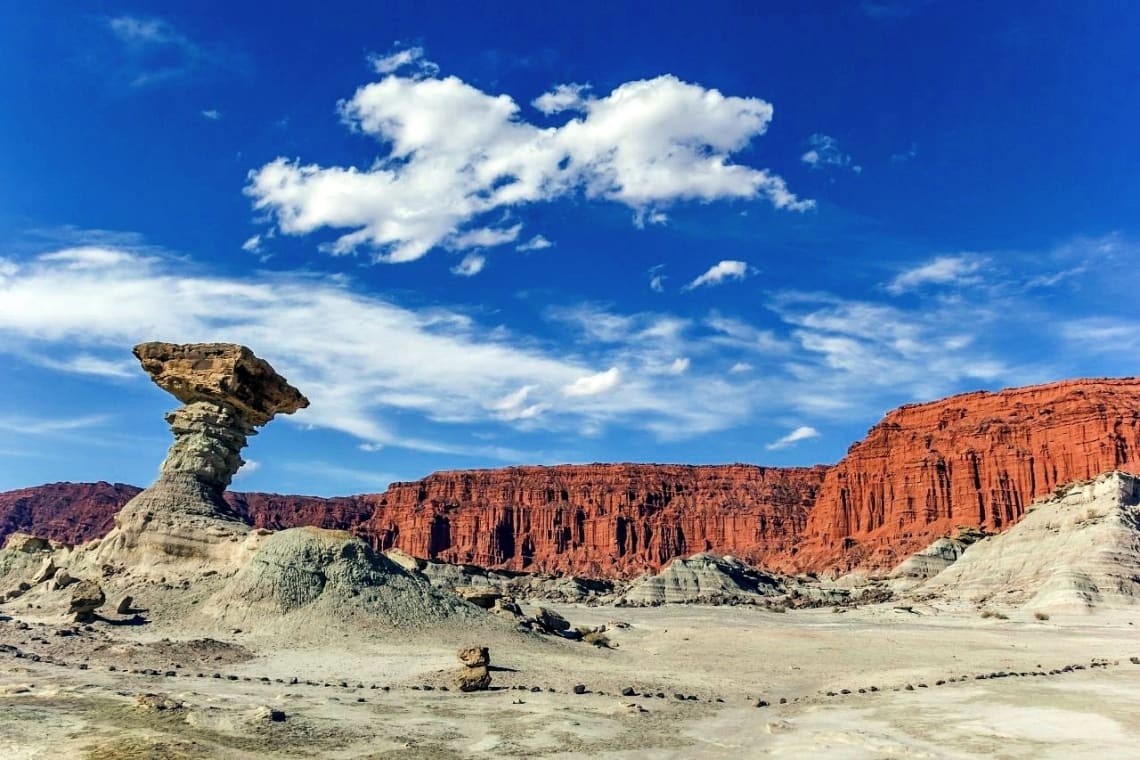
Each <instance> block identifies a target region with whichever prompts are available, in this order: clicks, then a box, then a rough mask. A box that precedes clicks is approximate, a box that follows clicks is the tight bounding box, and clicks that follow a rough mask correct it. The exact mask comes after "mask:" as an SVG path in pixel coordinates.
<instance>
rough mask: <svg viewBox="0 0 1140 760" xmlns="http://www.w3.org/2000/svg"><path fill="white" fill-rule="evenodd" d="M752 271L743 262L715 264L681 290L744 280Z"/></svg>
mask: <svg viewBox="0 0 1140 760" xmlns="http://www.w3.org/2000/svg"><path fill="white" fill-rule="evenodd" d="M749 271H750V269H749V266H748V264H747V263H745V262H743V261H721V262H718V263H716V264H713V265H712V266H711V267H709V268H708V270H706V271H705V273H704V274H702V275H700V276H699V277H697V278H696V279H694V280H693V281H692V282H690V283H689V284H688V285H685V286H684V287H683V288H681V290H693V289H694V288H700V287H707V286H712V285H720V284H721V283H724V282H727V281H729V280H743V279H744V278H745V277H747V276H748V273H749Z"/></svg>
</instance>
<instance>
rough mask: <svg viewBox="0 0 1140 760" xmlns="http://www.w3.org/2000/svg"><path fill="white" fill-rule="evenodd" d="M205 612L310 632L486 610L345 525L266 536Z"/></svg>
mask: <svg viewBox="0 0 1140 760" xmlns="http://www.w3.org/2000/svg"><path fill="white" fill-rule="evenodd" d="M204 607H205V609H204V613H205V614H209V615H212V616H215V617H217V618H219V619H221V620H224V621H226V622H227V623H237V624H241V625H242V626H243V628H252V629H253V630H257V629H258V627H259V626H260V625H262V624H272V625H276V626H279V627H282V628H283V630H284V629H288V630H295V631H299V632H303V629H305V628H306V627H308V626H311V627H313V628H314V630H315V631H318V632H319V631H321V630H327V627H328V626H329V624H330V623H331V622H332V621H336V624H337V625H338V626H340V625H343V624H346V623H349V622H355V623H356V624H358V625H365V626H370V627H380V628H414V627H418V626H422V625H426V624H431V623H437V622H439V621H442V620H444V619H446V618H452V617H455V618H460V619H472V618H476V617H482V616H483V615H484V614H485V613H482V612H481V611H478V610H476V609H475V608H473V607H471V606H470V605H468V604H466V603H464V602H463V601H462V600H460V599H459V598H457V597H455V596H454V595H451V594H446V593H443V592H441V591H437V590H436V589H434V588H432V586H431V584H429V583H428V582H427V581H426V580H425V579H424V578H423V577H422V576H419V575H417V574H414V573H410V572H408V571H406V570H405V569H404V568H402V567H400V566H399V565H397V564H396V563H395V562H392V561H391V560H389V559H388V558H387V557H385V556H383V555H382V554H378V553H376V552H375V551H373V550H372V548H371V547H369V546H368V545H367V544H365V543H364V542H363V541H361V540H360V539H358V538H356V537H355V536H353V535H352V534H350V533H346V532H344V531H334V530H323V529H320V528H290V529H289V530H283V531H280V532H279V533H273V534H270V535H268V536H266V537H265V538H264V539H263V540H262V541H261V543H260V545H259V546H258V547H257V549H256V551H255V552H254V553H253V555H252V556H251V557H250V559H249V561H248V562H247V563H246V565H245V566H244V567H243V568H242V569H241V570H240V571H238V573H237V574H236V575H235V576H234V577H233V578H232V579H231V580H230V581H229V582H228V583H227V584H226V586H225V587H224V588H223V589H222V590H221V591H220V592H218V593H217V594H215V595H214V596H213V597H212V598H211V599H209V600H208V602H207V603H206V605H204Z"/></svg>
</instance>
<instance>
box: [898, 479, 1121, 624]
mask: <svg viewBox="0 0 1140 760" xmlns="http://www.w3.org/2000/svg"><path fill="white" fill-rule="evenodd" d="M1138 505H1140V477H1137V476H1136V475H1130V474H1128V473H1124V472H1119V471H1115V472H1110V473H1107V474H1105V475H1101V476H1100V477H1098V478H1096V479H1095V480H1093V481H1090V482H1086V483H1080V484H1077V485H1074V486H1072V487H1070V488H1069V489H1068V490H1067V491H1064V492H1063V493H1061V494H1060V495H1058V496H1056V497H1054V498H1051V499H1048V500H1045V501H1041V502H1038V503H1037V504H1036V505H1035V506H1034V507H1032V508H1031V510H1030V511H1029V512H1028V513H1027V514H1026V515H1025V517H1024V518H1022V520H1021V521H1020V522H1019V523H1017V525H1015V526H1013V527H1012V528H1010V529H1009V530H1008V531H1006V532H1005V533H1001V534H998V535H995V536H990V537H988V538H985V539H982V540H980V541H978V542H977V543H975V544H974V545H973V546H971V547H969V549H967V550H966V551H965V553H963V554H962V556H961V558H960V559H959V560H958V561H957V562H955V563H953V564H952V565H950V566H949V567H947V568H946V569H945V570H943V571H942V572H941V573H938V574H937V575H935V576H934V577H933V578H931V579H930V580H929V581H927V582H926V583H924V584H922V585H921V586H918V587H917V588H916V589H914V590H913V592H912V594H913V595H915V596H916V597H917V598H921V599H936V600H942V601H949V602H969V603H973V604H977V605H1008V606H1022V607H1025V608H1026V609H1028V610H1036V611H1042V612H1044V611H1056V612H1065V611H1085V610H1090V609H1093V608H1096V607H1098V606H1119V605H1125V604H1134V603H1135V602H1136V601H1137V599H1138V598H1140V506H1138Z"/></svg>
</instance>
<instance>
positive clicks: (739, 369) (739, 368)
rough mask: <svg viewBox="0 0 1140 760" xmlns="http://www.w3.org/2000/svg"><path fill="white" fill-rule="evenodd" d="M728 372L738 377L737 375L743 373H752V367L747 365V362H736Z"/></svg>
mask: <svg viewBox="0 0 1140 760" xmlns="http://www.w3.org/2000/svg"><path fill="white" fill-rule="evenodd" d="M728 371H729V372H731V373H732V374H734V375H739V374H742V373H744V372H751V371H752V365H751V364H749V363H748V362H737V363H736V364H733V365H732V367H731V368H730V369H729V370H728Z"/></svg>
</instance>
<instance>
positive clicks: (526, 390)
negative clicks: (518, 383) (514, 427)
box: [487, 385, 550, 421]
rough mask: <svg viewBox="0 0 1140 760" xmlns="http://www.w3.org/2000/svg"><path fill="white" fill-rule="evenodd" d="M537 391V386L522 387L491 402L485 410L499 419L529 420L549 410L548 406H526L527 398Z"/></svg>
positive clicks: (538, 404)
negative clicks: (493, 413) (491, 412)
mask: <svg viewBox="0 0 1140 760" xmlns="http://www.w3.org/2000/svg"><path fill="white" fill-rule="evenodd" d="M535 390H538V386H537V385H524V386H523V387H521V388H519V389H518V390H517V391H514V392H513V393H508V394H507V395H505V396H503V397H502V398H499V399H496V400H495V401H492V402H491V403H490V404H487V409H489V410H491V411H493V412H495V413H496V416H497V417H498V418H499V419H502V420H507V421H514V420H529V419H533V418H535V417H537V416H539V415H540V414H542V413H543V412H545V411H546V410H547V409H549V408H550V405H549V404H542V403H536V404H528V403H527V397H528V396H530V394H531V392H532V391H535Z"/></svg>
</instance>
